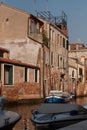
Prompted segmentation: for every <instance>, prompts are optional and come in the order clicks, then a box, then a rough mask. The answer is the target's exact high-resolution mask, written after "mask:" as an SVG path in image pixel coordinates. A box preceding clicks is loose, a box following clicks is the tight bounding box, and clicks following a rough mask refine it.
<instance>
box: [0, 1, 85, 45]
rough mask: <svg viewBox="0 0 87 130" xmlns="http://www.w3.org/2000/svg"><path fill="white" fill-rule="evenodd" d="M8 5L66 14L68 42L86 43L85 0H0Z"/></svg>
mask: <svg viewBox="0 0 87 130" xmlns="http://www.w3.org/2000/svg"><path fill="white" fill-rule="evenodd" d="M0 2H3V3H6V4H8V5H10V6H13V7H16V8H19V9H22V10H24V11H27V12H29V13H32V14H35V11H36V10H37V11H50V12H51V14H53V15H54V16H60V15H61V13H62V11H64V12H65V13H66V15H67V23H68V30H69V41H70V42H79V41H81V42H83V43H85V44H87V0H0Z"/></svg>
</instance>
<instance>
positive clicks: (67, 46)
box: [66, 40, 69, 50]
mask: <svg viewBox="0 0 87 130" xmlns="http://www.w3.org/2000/svg"><path fill="white" fill-rule="evenodd" d="M66 49H67V50H68V49H69V42H68V40H66Z"/></svg>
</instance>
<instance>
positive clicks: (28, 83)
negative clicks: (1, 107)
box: [0, 3, 68, 100]
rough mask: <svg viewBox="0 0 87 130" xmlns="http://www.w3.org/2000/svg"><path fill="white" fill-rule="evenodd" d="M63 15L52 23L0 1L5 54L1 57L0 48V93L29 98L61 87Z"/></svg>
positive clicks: (64, 52) (64, 45)
mask: <svg viewBox="0 0 87 130" xmlns="http://www.w3.org/2000/svg"><path fill="white" fill-rule="evenodd" d="M63 18H64V17H62V21H61V24H60V23H58V24H56V23H52V22H51V21H48V20H46V19H43V18H41V17H37V16H34V15H32V14H29V13H27V12H25V11H22V10H20V9H17V8H13V7H10V6H8V5H6V4H3V3H0V47H1V48H4V49H5V50H6V53H4V55H6V54H7V57H6V58H4V57H3V56H2V50H1V51H0V52H1V53H0V54H1V55H0V68H1V70H0V73H1V76H0V81H1V95H6V96H7V97H8V99H9V100H18V99H31V98H43V97H45V96H46V95H48V93H49V91H50V90H51V89H57V90H64V83H65V82H67V75H68V64H67V63H68V32H67V27H66V24H65V22H66V21H65V19H63ZM4 49H3V50H4ZM5 70H6V73H5ZM5 74H6V76H5ZM5 81H6V84H5Z"/></svg>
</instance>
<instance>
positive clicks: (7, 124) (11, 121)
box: [0, 110, 21, 130]
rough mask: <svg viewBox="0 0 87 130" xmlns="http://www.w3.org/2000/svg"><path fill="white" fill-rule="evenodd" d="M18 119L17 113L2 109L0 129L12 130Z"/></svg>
mask: <svg viewBox="0 0 87 130" xmlns="http://www.w3.org/2000/svg"><path fill="white" fill-rule="evenodd" d="M20 119H21V115H20V114H19V113H16V112H12V111H7V110H3V111H2V112H1V113H0V130H12V129H13V127H14V126H15V125H16V123H17V122H18V121H19V120H20Z"/></svg>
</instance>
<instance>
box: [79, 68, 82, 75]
mask: <svg viewBox="0 0 87 130" xmlns="http://www.w3.org/2000/svg"><path fill="white" fill-rule="evenodd" d="M79 75H80V76H81V75H82V68H79Z"/></svg>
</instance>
